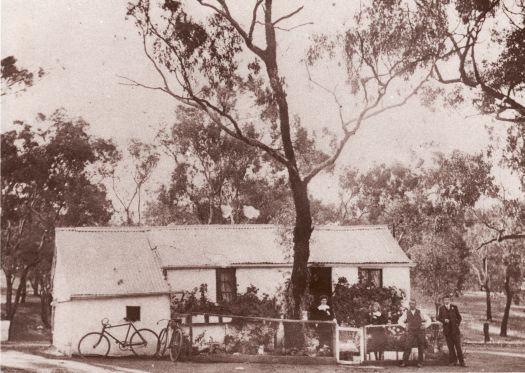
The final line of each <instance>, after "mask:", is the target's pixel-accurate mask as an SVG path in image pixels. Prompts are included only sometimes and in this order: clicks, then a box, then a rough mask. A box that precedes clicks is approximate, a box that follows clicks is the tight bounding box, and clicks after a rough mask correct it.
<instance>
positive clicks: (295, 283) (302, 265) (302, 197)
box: [290, 173, 313, 319]
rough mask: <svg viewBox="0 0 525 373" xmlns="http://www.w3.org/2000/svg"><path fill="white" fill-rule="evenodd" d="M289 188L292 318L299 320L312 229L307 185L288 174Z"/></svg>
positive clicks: (294, 175) (306, 280) (306, 281)
mask: <svg viewBox="0 0 525 373" xmlns="http://www.w3.org/2000/svg"><path fill="white" fill-rule="evenodd" d="M290 186H291V189H292V194H293V200H294V204H295V212H296V214H295V227H294V233H293V242H294V245H293V251H294V261H293V270H292V294H293V300H294V307H293V317H294V318H296V319H300V318H301V306H302V301H303V297H304V293H305V291H306V288H307V285H308V258H309V257H310V236H311V235H312V230H313V228H312V215H311V212H310V201H309V199H308V187H307V184H305V183H304V182H303V181H302V180H301V179H300V178H299V176H298V175H297V174H295V173H290Z"/></svg>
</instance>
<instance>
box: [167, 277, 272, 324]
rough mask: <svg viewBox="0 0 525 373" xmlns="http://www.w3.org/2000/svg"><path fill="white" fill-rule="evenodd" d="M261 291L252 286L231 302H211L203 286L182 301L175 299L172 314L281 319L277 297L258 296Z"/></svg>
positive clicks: (204, 285) (206, 289) (188, 294)
mask: <svg viewBox="0 0 525 373" xmlns="http://www.w3.org/2000/svg"><path fill="white" fill-rule="evenodd" d="M258 292H259V289H257V288H256V287H255V286H253V285H250V286H249V287H248V288H246V292H244V293H242V294H237V297H236V299H235V300H233V301H231V302H227V301H223V302H219V303H214V302H211V301H210V300H209V299H208V286H207V285H206V284H201V286H200V287H199V288H195V289H193V291H191V292H186V293H185V294H184V296H183V297H182V300H181V301H179V300H177V299H173V300H172V302H171V307H172V312H173V313H174V314H178V313H179V314H180V313H222V314H228V315H237V316H260V317H274V318H277V317H279V306H278V304H277V300H276V298H275V297H272V298H270V296H269V295H268V294H263V295H262V296H259V295H258Z"/></svg>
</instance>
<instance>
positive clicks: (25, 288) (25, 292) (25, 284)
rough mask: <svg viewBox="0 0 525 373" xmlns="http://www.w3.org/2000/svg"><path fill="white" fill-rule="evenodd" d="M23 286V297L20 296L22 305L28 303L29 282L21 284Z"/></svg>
mask: <svg viewBox="0 0 525 373" xmlns="http://www.w3.org/2000/svg"><path fill="white" fill-rule="evenodd" d="M20 286H22V295H21V296H20V304H25V303H26V295H27V281H26V282H25V283H24V284H20Z"/></svg>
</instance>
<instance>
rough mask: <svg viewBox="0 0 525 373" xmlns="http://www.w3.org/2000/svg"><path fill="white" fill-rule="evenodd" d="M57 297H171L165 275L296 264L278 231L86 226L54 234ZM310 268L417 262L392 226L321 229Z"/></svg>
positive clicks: (286, 240) (286, 234) (259, 227)
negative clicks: (177, 271) (164, 270)
mask: <svg viewBox="0 0 525 373" xmlns="http://www.w3.org/2000/svg"><path fill="white" fill-rule="evenodd" d="M56 248H57V255H56V265H55V273H54V277H55V278H54V293H55V298H58V299H69V298H70V297H71V296H73V297H79V296H82V295H86V296H87V295H89V296H96V295H100V296H107V295H108V294H110V295H111V294H114V295H124V294H138V293H140V294H157V293H163V292H167V291H168V286H167V284H166V282H165V281H164V279H163V277H162V271H161V267H164V268H184V267H186V268H187V267H191V268H202V267H228V266H247V267H248V266H258V265H270V266H272V265H283V266H289V265H291V263H292V258H293V253H292V245H291V232H290V231H286V230H285V229H284V228H282V227H278V226H274V225H255V224H253V225H183V226H173V227H143V228H137V227H106V228H101V227H82V228H58V229H57V230H56ZM309 262H310V263H318V264H326V265H327V264H338V265H344V264H370V265H374V264H401V265H411V264H412V262H411V261H410V259H409V258H408V257H407V256H406V254H405V253H404V252H403V250H402V249H401V247H399V245H398V244H397V242H396V240H395V239H394V238H393V237H392V235H391V234H390V232H389V231H388V229H387V227H386V226H344V227H340V226H323V227H315V229H314V231H313V233H312V238H311V241H310V260H309Z"/></svg>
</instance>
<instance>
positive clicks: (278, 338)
mask: <svg viewBox="0 0 525 373" xmlns="http://www.w3.org/2000/svg"><path fill="white" fill-rule="evenodd" d="M283 319H284V314H281V321H279V326H278V327H277V332H276V333H275V348H280V349H281V353H284V324H283Z"/></svg>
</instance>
